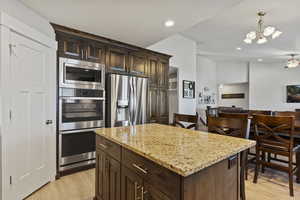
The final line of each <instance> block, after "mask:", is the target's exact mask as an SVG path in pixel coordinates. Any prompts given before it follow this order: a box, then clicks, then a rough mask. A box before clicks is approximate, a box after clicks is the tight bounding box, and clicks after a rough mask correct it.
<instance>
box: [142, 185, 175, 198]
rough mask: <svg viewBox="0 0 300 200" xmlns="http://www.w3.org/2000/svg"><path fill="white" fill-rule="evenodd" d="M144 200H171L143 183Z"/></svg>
mask: <svg viewBox="0 0 300 200" xmlns="http://www.w3.org/2000/svg"><path fill="white" fill-rule="evenodd" d="M144 200H171V198H169V197H168V196H166V195H165V194H164V193H162V192H161V191H159V190H157V189H156V188H154V187H153V186H152V185H150V184H148V183H144Z"/></svg>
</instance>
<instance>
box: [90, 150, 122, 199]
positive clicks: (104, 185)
mask: <svg viewBox="0 0 300 200" xmlns="http://www.w3.org/2000/svg"><path fill="white" fill-rule="evenodd" d="M120 177H121V166H120V163H119V162H118V161H116V160H115V159H113V158H111V157H110V156H109V155H107V154H106V153H105V152H104V151H102V150H99V149H97V163H96V197H97V200H120V194H121V179H120Z"/></svg>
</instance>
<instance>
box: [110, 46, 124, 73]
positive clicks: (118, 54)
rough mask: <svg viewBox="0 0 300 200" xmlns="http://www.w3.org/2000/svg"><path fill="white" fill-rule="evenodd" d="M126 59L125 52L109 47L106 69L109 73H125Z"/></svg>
mask: <svg viewBox="0 0 300 200" xmlns="http://www.w3.org/2000/svg"><path fill="white" fill-rule="evenodd" d="M127 59H128V51H127V50H125V49H121V48H114V47H109V48H108V50H107V53H106V67H107V69H108V70H109V71H126V70H127Z"/></svg>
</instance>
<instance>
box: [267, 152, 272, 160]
mask: <svg viewBox="0 0 300 200" xmlns="http://www.w3.org/2000/svg"><path fill="white" fill-rule="evenodd" d="M271 158H272V157H271V153H269V152H268V163H270V162H271Z"/></svg>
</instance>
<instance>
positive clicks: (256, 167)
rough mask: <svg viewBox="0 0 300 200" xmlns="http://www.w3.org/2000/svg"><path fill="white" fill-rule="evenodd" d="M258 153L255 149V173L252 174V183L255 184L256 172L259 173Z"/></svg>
mask: <svg viewBox="0 0 300 200" xmlns="http://www.w3.org/2000/svg"><path fill="white" fill-rule="evenodd" d="M259 154H260V152H259V151H258V150H257V149H256V160H255V172H254V179H253V183H257V178H258V172H259V167H260V162H259V161H260V160H259V159H260V155H259Z"/></svg>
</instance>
